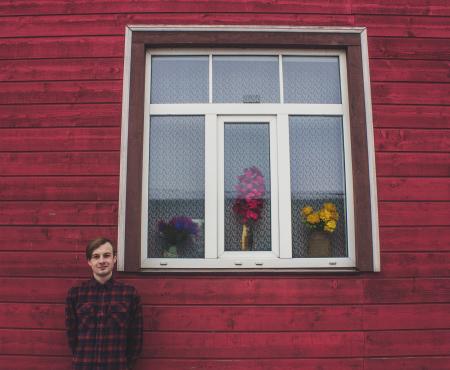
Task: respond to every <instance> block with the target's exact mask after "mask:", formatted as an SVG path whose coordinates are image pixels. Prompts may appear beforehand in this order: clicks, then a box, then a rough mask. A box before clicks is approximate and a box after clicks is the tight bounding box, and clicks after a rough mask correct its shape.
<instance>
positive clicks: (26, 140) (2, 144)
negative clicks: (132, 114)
mask: <svg viewBox="0 0 450 370" xmlns="http://www.w3.org/2000/svg"><path fill="white" fill-rule="evenodd" d="M114 150H117V151H119V150H120V128H119V127H105V128H103V127H95V128H84V127H82V128H78V127H70V128H53V127H52V128H22V129H17V128H11V129H1V130H0V151H1V152H41V151H45V152H50V151H52V152H53V151H54V152H60V151H64V152H72V151H114Z"/></svg>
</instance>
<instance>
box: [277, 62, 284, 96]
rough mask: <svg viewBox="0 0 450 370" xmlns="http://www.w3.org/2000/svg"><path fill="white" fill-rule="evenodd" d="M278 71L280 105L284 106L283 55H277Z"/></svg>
mask: <svg viewBox="0 0 450 370" xmlns="http://www.w3.org/2000/svg"><path fill="white" fill-rule="evenodd" d="M278 71H279V79H280V103H281V104H284V81H283V55H281V54H279V55H278Z"/></svg>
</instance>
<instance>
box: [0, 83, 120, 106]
mask: <svg viewBox="0 0 450 370" xmlns="http://www.w3.org/2000/svg"><path fill="white" fill-rule="evenodd" d="M121 98H122V81H77V82H74V81H69V82H66V81H58V82H3V83H0V101H1V102H2V104H21V105H22V104H42V103H51V104H55V103H63V104H67V103H120V102H121Z"/></svg>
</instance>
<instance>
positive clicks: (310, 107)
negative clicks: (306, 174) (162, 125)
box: [150, 103, 344, 116]
mask: <svg viewBox="0 0 450 370" xmlns="http://www.w3.org/2000/svg"><path fill="white" fill-rule="evenodd" d="M299 112H301V113H302V115H320V116H340V115H342V114H343V113H344V112H343V108H342V104H277V103H274V104H240V103H235V104H234V103H232V104H225V103H222V104H220V103H216V104H208V103H205V104H202V103H200V104H150V114H151V115H164V114H167V115H200V114H201V115H204V114H217V115H230V114H233V115H255V116H257V115H259V116H261V115H265V116H273V115H276V114H290V115H293V114H299Z"/></svg>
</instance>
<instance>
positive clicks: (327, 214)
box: [302, 202, 339, 233]
mask: <svg viewBox="0 0 450 370" xmlns="http://www.w3.org/2000/svg"><path fill="white" fill-rule="evenodd" d="M338 219H339V214H338V212H337V211H336V205H335V204H334V203H331V202H327V203H324V204H323V206H322V208H321V209H319V210H318V211H314V209H313V207H311V206H309V205H307V206H305V207H303V208H302V220H303V223H304V224H306V225H307V226H308V227H310V228H311V229H313V230H320V231H326V232H329V233H332V232H334V230H336V226H337V221H338Z"/></svg>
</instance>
